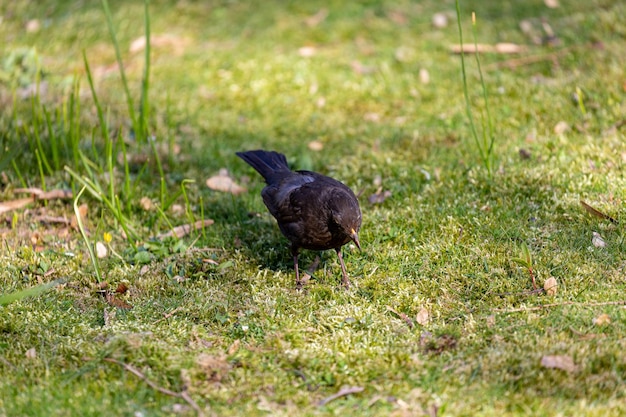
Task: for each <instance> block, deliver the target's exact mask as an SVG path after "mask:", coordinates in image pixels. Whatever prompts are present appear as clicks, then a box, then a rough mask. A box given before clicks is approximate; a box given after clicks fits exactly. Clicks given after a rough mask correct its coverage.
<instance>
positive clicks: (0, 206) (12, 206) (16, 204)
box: [0, 198, 34, 214]
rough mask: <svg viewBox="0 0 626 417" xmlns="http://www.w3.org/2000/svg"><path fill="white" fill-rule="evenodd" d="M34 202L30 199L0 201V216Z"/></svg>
mask: <svg viewBox="0 0 626 417" xmlns="http://www.w3.org/2000/svg"><path fill="white" fill-rule="evenodd" d="M33 201H34V200H33V199H32V198H18V199H17V200H11V201H2V202H0V214H3V213H8V212H9V211H13V210H19V209H21V208H24V207H26V206H27V205H29V204H31V203H32V202H33Z"/></svg>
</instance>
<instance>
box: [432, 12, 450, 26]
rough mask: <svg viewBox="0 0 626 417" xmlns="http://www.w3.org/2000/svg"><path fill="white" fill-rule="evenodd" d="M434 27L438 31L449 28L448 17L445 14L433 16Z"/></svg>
mask: <svg viewBox="0 0 626 417" xmlns="http://www.w3.org/2000/svg"><path fill="white" fill-rule="evenodd" d="M433 26H434V27H435V28H436V29H443V28H445V27H446V26H448V16H446V14H445V13H435V14H434V15H433Z"/></svg>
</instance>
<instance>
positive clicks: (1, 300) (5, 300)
mask: <svg viewBox="0 0 626 417" xmlns="http://www.w3.org/2000/svg"><path fill="white" fill-rule="evenodd" d="M64 282H65V280H64V279H57V280H54V281H51V282H47V283H45V284H40V285H35V286H34V287H31V288H27V289H25V290H21V291H15V292H12V293H9V294H3V295H1V296H0V306H5V305H8V304H11V303H14V302H16V301H20V300H23V299H24V298H27V297H35V296H37V295H39V294H41V293H43V292H45V291H47V290H49V289H50V288H52V287H56V286H57V285H59V284H62V283H64Z"/></svg>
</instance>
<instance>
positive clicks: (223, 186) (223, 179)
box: [206, 172, 247, 195]
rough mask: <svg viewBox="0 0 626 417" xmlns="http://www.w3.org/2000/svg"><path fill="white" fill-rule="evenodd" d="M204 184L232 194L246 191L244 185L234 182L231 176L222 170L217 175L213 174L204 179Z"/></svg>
mask: <svg viewBox="0 0 626 417" xmlns="http://www.w3.org/2000/svg"><path fill="white" fill-rule="evenodd" d="M206 185H207V187H209V188H210V189H212V190H215V191H222V192H225V193H231V194H234V195H238V194H241V193H245V192H246V191H247V190H246V189H245V188H244V187H242V186H240V185H239V184H237V183H235V181H233V179H232V178H231V177H229V176H228V175H226V174H224V173H223V172H220V173H219V174H218V175H214V176H212V177H211V178H209V179H208V180H206Z"/></svg>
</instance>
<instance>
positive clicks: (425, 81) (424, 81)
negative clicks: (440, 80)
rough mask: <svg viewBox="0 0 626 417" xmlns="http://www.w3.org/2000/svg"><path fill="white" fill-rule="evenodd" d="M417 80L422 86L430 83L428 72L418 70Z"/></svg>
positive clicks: (424, 69)
mask: <svg viewBox="0 0 626 417" xmlns="http://www.w3.org/2000/svg"><path fill="white" fill-rule="evenodd" d="M419 78H420V82H421V83H422V84H428V83H430V73H429V72H428V70H427V69H426V68H422V69H420V72H419Z"/></svg>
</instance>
